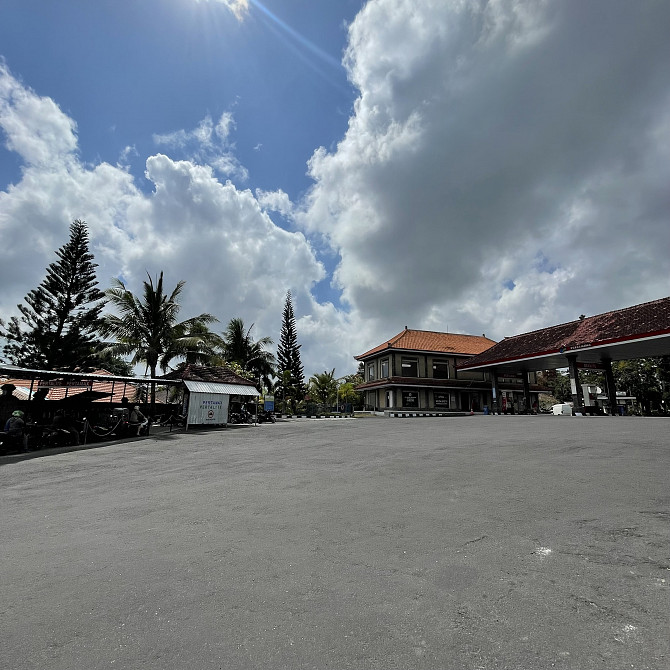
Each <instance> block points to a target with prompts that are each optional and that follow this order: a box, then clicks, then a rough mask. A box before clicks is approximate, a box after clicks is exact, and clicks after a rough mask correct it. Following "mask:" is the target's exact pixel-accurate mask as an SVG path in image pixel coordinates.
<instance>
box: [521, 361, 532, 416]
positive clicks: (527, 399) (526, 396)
mask: <svg viewBox="0 0 670 670" xmlns="http://www.w3.org/2000/svg"><path fill="white" fill-rule="evenodd" d="M522 380H523V398H524V401H525V402H524V404H525V406H526V407H525V410H526V414H528V413H529V412H530V407H531V404H530V381H529V380H528V370H524V371H523V377H522Z"/></svg>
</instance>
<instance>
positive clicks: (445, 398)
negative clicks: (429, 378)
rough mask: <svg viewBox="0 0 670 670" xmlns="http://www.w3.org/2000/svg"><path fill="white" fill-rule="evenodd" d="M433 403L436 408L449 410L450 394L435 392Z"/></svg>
mask: <svg viewBox="0 0 670 670" xmlns="http://www.w3.org/2000/svg"><path fill="white" fill-rule="evenodd" d="M433 402H434V403H435V407H439V408H441V409H449V394H448V393H442V392H440V391H435V393H434V394H433Z"/></svg>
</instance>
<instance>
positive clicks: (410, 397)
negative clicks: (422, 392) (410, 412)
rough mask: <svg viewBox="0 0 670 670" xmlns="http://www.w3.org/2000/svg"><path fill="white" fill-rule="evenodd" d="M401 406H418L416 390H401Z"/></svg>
mask: <svg viewBox="0 0 670 670" xmlns="http://www.w3.org/2000/svg"><path fill="white" fill-rule="evenodd" d="M402 406H403V407H418V406H419V393H418V392H417V391H403V392H402Z"/></svg>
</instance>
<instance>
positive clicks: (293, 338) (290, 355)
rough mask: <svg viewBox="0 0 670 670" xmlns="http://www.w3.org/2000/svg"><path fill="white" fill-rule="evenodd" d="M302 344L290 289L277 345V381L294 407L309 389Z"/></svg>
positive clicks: (278, 387) (280, 390)
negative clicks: (301, 350) (301, 358)
mask: <svg viewBox="0 0 670 670" xmlns="http://www.w3.org/2000/svg"><path fill="white" fill-rule="evenodd" d="M300 346H301V345H300V344H298V335H297V331H296V322H295V314H294V312H293V302H292V300H291V292H290V291H288V292H287V294H286V301H285V303H284V311H283V313H282V326H281V334H280V338H279V346H278V347H277V364H278V365H277V367H278V374H279V380H278V381H277V385H276V390H277V392H279V394H280V395H281V396H282V398H283V399H289V398H290V399H291V404H292V405H293V407H294V408H295V404H296V402H297V401H301V400H302V399H303V398H304V397H305V393H306V390H307V389H306V387H305V372H304V367H303V365H302V361H301V360H300Z"/></svg>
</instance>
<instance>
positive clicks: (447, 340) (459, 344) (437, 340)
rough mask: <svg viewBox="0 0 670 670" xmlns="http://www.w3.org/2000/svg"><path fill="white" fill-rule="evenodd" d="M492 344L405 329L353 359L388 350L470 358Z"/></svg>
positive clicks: (481, 338) (470, 337)
mask: <svg viewBox="0 0 670 670" xmlns="http://www.w3.org/2000/svg"><path fill="white" fill-rule="evenodd" d="M494 344H495V341H494V340H490V339H489V338H488V337H485V336H483V335H482V336H479V335H462V334H459V333H440V332H436V331H432V330H413V329H411V328H405V330H402V331H400V332H399V333H398V334H397V335H396V336H395V337H392V338H391V339H390V340H388V341H387V342H384V343H383V344H380V345H379V346H377V347H374V349H370V350H369V351H366V352H365V353H364V354H360V355H359V356H354V358H355V359H356V360H357V361H360V360H363V359H365V358H368V357H370V356H372V355H373V354H377V353H379V352H381V351H385V350H388V349H397V350H402V351H425V352H433V353H440V354H446V353H449V354H466V355H469V356H472V355H474V354H479V353H481V352H482V351H485V350H486V349H488V348H489V347H491V346H493V345H494Z"/></svg>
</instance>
